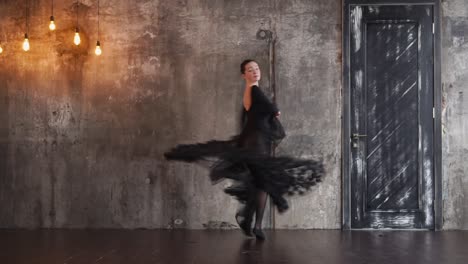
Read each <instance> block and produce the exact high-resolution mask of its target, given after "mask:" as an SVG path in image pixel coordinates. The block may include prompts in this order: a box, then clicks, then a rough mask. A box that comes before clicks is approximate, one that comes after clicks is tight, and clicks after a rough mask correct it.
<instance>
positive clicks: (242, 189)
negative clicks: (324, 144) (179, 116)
mask: <svg viewBox="0 0 468 264" xmlns="http://www.w3.org/2000/svg"><path fill="white" fill-rule="evenodd" d="M238 140H239V139H238V138H232V139H230V140H225V141H220V140H213V141H208V142H206V143H198V144H186V145H178V146H176V147H175V148H173V149H171V150H170V151H168V152H166V153H165V157H166V159H168V160H178V161H184V162H192V163H198V164H201V165H205V166H208V167H209V169H210V179H211V181H212V182H213V183H214V184H216V183H218V182H220V181H222V180H224V179H231V180H233V184H232V185H231V186H230V187H227V188H226V189H225V192H226V193H227V194H229V195H232V196H234V197H235V198H237V199H238V200H239V201H240V202H241V203H244V204H245V203H247V202H248V201H251V200H252V197H255V195H256V193H257V192H258V190H263V191H265V192H266V193H267V194H268V195H269V196H270V197H271V199H272V201H273V203H274V205H275V206H276V207H277V209H278V211H279V212H284V211H285V210H287V209H288V203H287V200H286V199H285V198H284V197H285V195H295V194H304V193H305V192H306V191H308V190H310V188H311V187H312V186H314V185H316V184H317V183H318V182H320V181H321V178H322V176H323V175H324V168H323V164H322V162H320V161H315V160H302V159H296V158H292V157H288V156H280V157H272V156H270V155H269V154H265V153H262V152H259V151H255V150H253V149H249V148H242V147H239V146H238V145H239V144H238Z"/></svg>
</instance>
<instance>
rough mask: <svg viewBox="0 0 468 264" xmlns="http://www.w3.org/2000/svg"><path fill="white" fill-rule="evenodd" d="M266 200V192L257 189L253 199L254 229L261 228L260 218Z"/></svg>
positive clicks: (263, 211) (261, 218) (261, 217)
mask: <svg viewBox="0 0 468 264" xmlns="http://www.w3.org/2000/svg"><path fill="white" fill-rule="evenodd" d="M266 201H267V193H266V192H264V191H262V190H258V192H257V197H256V199H255V203H256V204H255V228H256V229H261V228H262V220H263V214H264V213H265V207H266Z"/></svg>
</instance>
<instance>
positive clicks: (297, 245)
mask: <svg viewBox="0 0 468 264" xmlns="http://www.w3.org/2000/svg"><path fill="white" fill-rule="evenodd" d="M267 235H268V237H267V240H266V241H265V242H263V243H262V242H257V241H256V240H255V239H246V238H245V237H244V236H243V235H242V234H241V233H240V232H239V231H238V230H232V231H189V230H172V231H171V230H39V231H26V230H0V263H2V264H20V263H25V264H26V263H27V264H34V263H47V264H53V263H68V264H72V263H73V264H87V263H121V264H126V263H129V264H140V263H174V264H183V263H191V264H201V263H203V264H204V263H216V264H218V263H219V264H224V263H226V264H228V263H269V264H270V263H291V264H292V263H308V264H311V263H320V264H326V263H333V264H335V263H350V264H351V263H353V264H365V263H377V264H386V263H409V264H416V263H424V264H430V263H437V264H442V263H443V264H456V263H460V264H462V263H463V264H466V263H468V232H467V231H451V232H449V231H444V232H430V231H427V232H426V231H414V232H408V231H353V232H349V231H339V230H308V231H288V230H276V231H267Z"/></svg>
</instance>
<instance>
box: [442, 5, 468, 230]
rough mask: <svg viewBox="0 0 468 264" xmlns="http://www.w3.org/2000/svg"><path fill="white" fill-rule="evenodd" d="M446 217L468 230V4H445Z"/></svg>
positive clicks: (455, 226)
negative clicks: (467, 95)
mask: <svg viewBox="0 0 468 264" xmlns="http://www.w3.org/2000/svg"><path fill="white" fill-rule="evenodd" d="M442 20H443V21H442V38H443V40H442V86H443V88H442V95H443V101H442V104H443V112H442V122H443V127H442V129H443V131H442V132H443V135H442V140H443V141H442V145H443V149H442V164H443V167H442V169H443V207H444V210H443V217H444V228H445V229H468V177H467V173H468V162H467V161H468V134H467V132H468V101H467V97H466V95H465V94H468V85H467V83H468V2H466V1H465V0H446V1H442Z"/></svg>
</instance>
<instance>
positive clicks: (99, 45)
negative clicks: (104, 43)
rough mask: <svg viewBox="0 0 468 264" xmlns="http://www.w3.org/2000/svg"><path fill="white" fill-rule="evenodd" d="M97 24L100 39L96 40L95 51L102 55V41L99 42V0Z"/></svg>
mask: <svg viewBox="0 0 468 264" xmlns="http://www.w3.org/2000/svg"><path fill="white" fill-rule="evenodd" d="M97 15H98V16H97V26H98V30H97V31H98V41H97V42H96V50H95V51H94V53H96V55H97V56H99V55H101V54H102V50H101V42H99V0H98V13H97Z"/></svg>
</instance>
